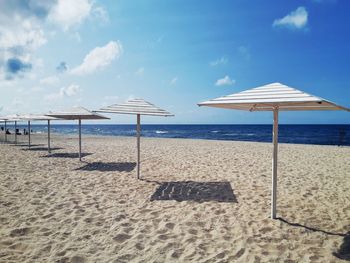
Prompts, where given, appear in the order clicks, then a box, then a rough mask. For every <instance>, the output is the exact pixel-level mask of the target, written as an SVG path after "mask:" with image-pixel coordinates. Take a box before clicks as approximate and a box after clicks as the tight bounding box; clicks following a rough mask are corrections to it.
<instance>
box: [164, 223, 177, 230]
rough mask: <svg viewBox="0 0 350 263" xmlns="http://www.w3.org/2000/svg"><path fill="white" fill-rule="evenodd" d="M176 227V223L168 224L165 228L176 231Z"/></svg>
mask: <svg viewBox="0 0 350 263" xmlns="http://www.w3.org/2000/svg"><path fill="white" fill-rule="evenodd" d="M174 226H175V224H174V223H166V224H165V227H166V228H169V229H171V230H173V229H174Z"/></svg>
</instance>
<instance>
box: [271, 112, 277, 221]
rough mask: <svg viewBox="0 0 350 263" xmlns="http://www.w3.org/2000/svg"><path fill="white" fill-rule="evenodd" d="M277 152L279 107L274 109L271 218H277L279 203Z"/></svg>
mask: <svg viewBox="0 0 350 263" xmlns="http://www.w3.org/2000/svg"><path fill="white" fill-rule="evenodd" d="M277 152H278V107H275V108H274V109H273V157H272V192H271V218H272V219H276V213H277V212H276V204H277Z"/></svg>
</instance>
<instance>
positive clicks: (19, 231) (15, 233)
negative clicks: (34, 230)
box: [10, 227, 31, 237]
mask: <svg viewBox="0 0 350 263" xmlns="http://www.w3.org/2000/svg"><path fill="white" fill-rule="evenodd" d="M30 232H31V229H30V228H29V227H23V228H16V229H13V230H11V232H10V237H18V236H26V235H28V234H29V233H30Z"/></svg>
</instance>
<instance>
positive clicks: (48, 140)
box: [47, 120, 51, 153]
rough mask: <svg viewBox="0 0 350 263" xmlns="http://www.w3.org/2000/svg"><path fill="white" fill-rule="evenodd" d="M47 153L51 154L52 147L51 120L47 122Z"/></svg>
mask: <svg viewBox="0 0 350 263" xmlns="http://www.w3.org/2000/svg"><path fill="white" fill-rule="evenodd" d="M47 151H48V152H49V153H51V145H50V120H47Z"/></svg>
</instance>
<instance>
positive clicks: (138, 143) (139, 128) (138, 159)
mask: <svg viewBox="0 0 350 263" xmlns="http://www.w3.org/2000/svg"><path fill="white" fill-rule="evenodd" d="M140 119H141V116H140V114H137V127H136V133H137V179H140V136H141V125H140V122H141V121H140Z"/></svg>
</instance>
